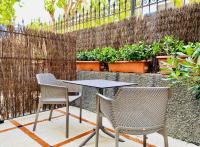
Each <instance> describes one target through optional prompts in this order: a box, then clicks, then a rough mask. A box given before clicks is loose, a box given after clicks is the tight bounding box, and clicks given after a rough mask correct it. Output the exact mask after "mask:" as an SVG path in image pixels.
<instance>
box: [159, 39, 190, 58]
mask: <svg viewBox="0 0 200 147" xmlns="http://www.w3.org/2000/svg"><path fill="white" fill-rule="evenodd" d="M160 46H161V54H164V55H171V56H178V55H181V54H182V53H185V52H186V51H185V48H184V42H183V41H179V40H177V39H175V38H174V37H173V36H165V37H164V38H163V39H162V40H161V44H160Z"/></svg>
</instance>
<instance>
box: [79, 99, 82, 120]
mask: <svg viewBox="0 0 200 147" xmlns="http://www.w3.org/2000/svg"><path fill="white" fill-rule="evenodd" d="M79 107H80V117H79V122H80V123H82V107H83V106H82V97H80V106H79Z"/></svg>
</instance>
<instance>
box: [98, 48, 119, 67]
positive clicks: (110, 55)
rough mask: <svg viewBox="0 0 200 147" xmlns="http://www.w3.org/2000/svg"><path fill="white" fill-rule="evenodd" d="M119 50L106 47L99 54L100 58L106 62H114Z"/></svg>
mask: <svg viewBox="0 0 200 147" xmlns="http://www.w3.org/2000/svg"><path fill="white" fill-rule="evenodd" d="M117 54H118V51H117V50H115V49H114V48H112V47H104V48H102V50H101V53H100V55H99V60H100V61H101V62H104V63H113V62H115V61H116V60H117Z"/></svg>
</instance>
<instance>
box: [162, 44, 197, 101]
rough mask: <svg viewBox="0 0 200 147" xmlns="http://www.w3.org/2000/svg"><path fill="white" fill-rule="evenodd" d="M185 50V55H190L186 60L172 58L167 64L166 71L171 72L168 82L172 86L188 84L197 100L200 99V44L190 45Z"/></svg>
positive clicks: (185, 46)
mask: <svg viewBox="0 0 200 147" xmlns="http://www.w3.org/2000/svg"><path fill="white" fill-rule="evenodd" d="M183 48H184V50H183V51H184V53H187V55H188V57H187V58H186V59H185V60H184V59H182V58H180V57H178V56H177V57H175V56H171V58H170V59H168V61H167V63H165V66H166V69H167V70H169V71H171V72H170V75H169V76H168V77H167V80H169V81H171V82H172V84H173V83H177V82H181V83H184V84H187V85H188V86H189V87H190V88H189V89H190V90H192V92H193V93H194V94H195V96H196V98H197V99H200V76H199V75H200V43H199V42H196V43H188V44H187V45H184V46H183ZM184 53H182V54H184Z"/></svg>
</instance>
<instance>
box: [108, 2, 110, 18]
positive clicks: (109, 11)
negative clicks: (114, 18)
mask: <svg viewBox="0 0 200 147" xmlns="http://www.w3.org/2000/svg"><path fill="white" fill-rule="evenodd" d="M108 16H110V0H108Z"/></svg>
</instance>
